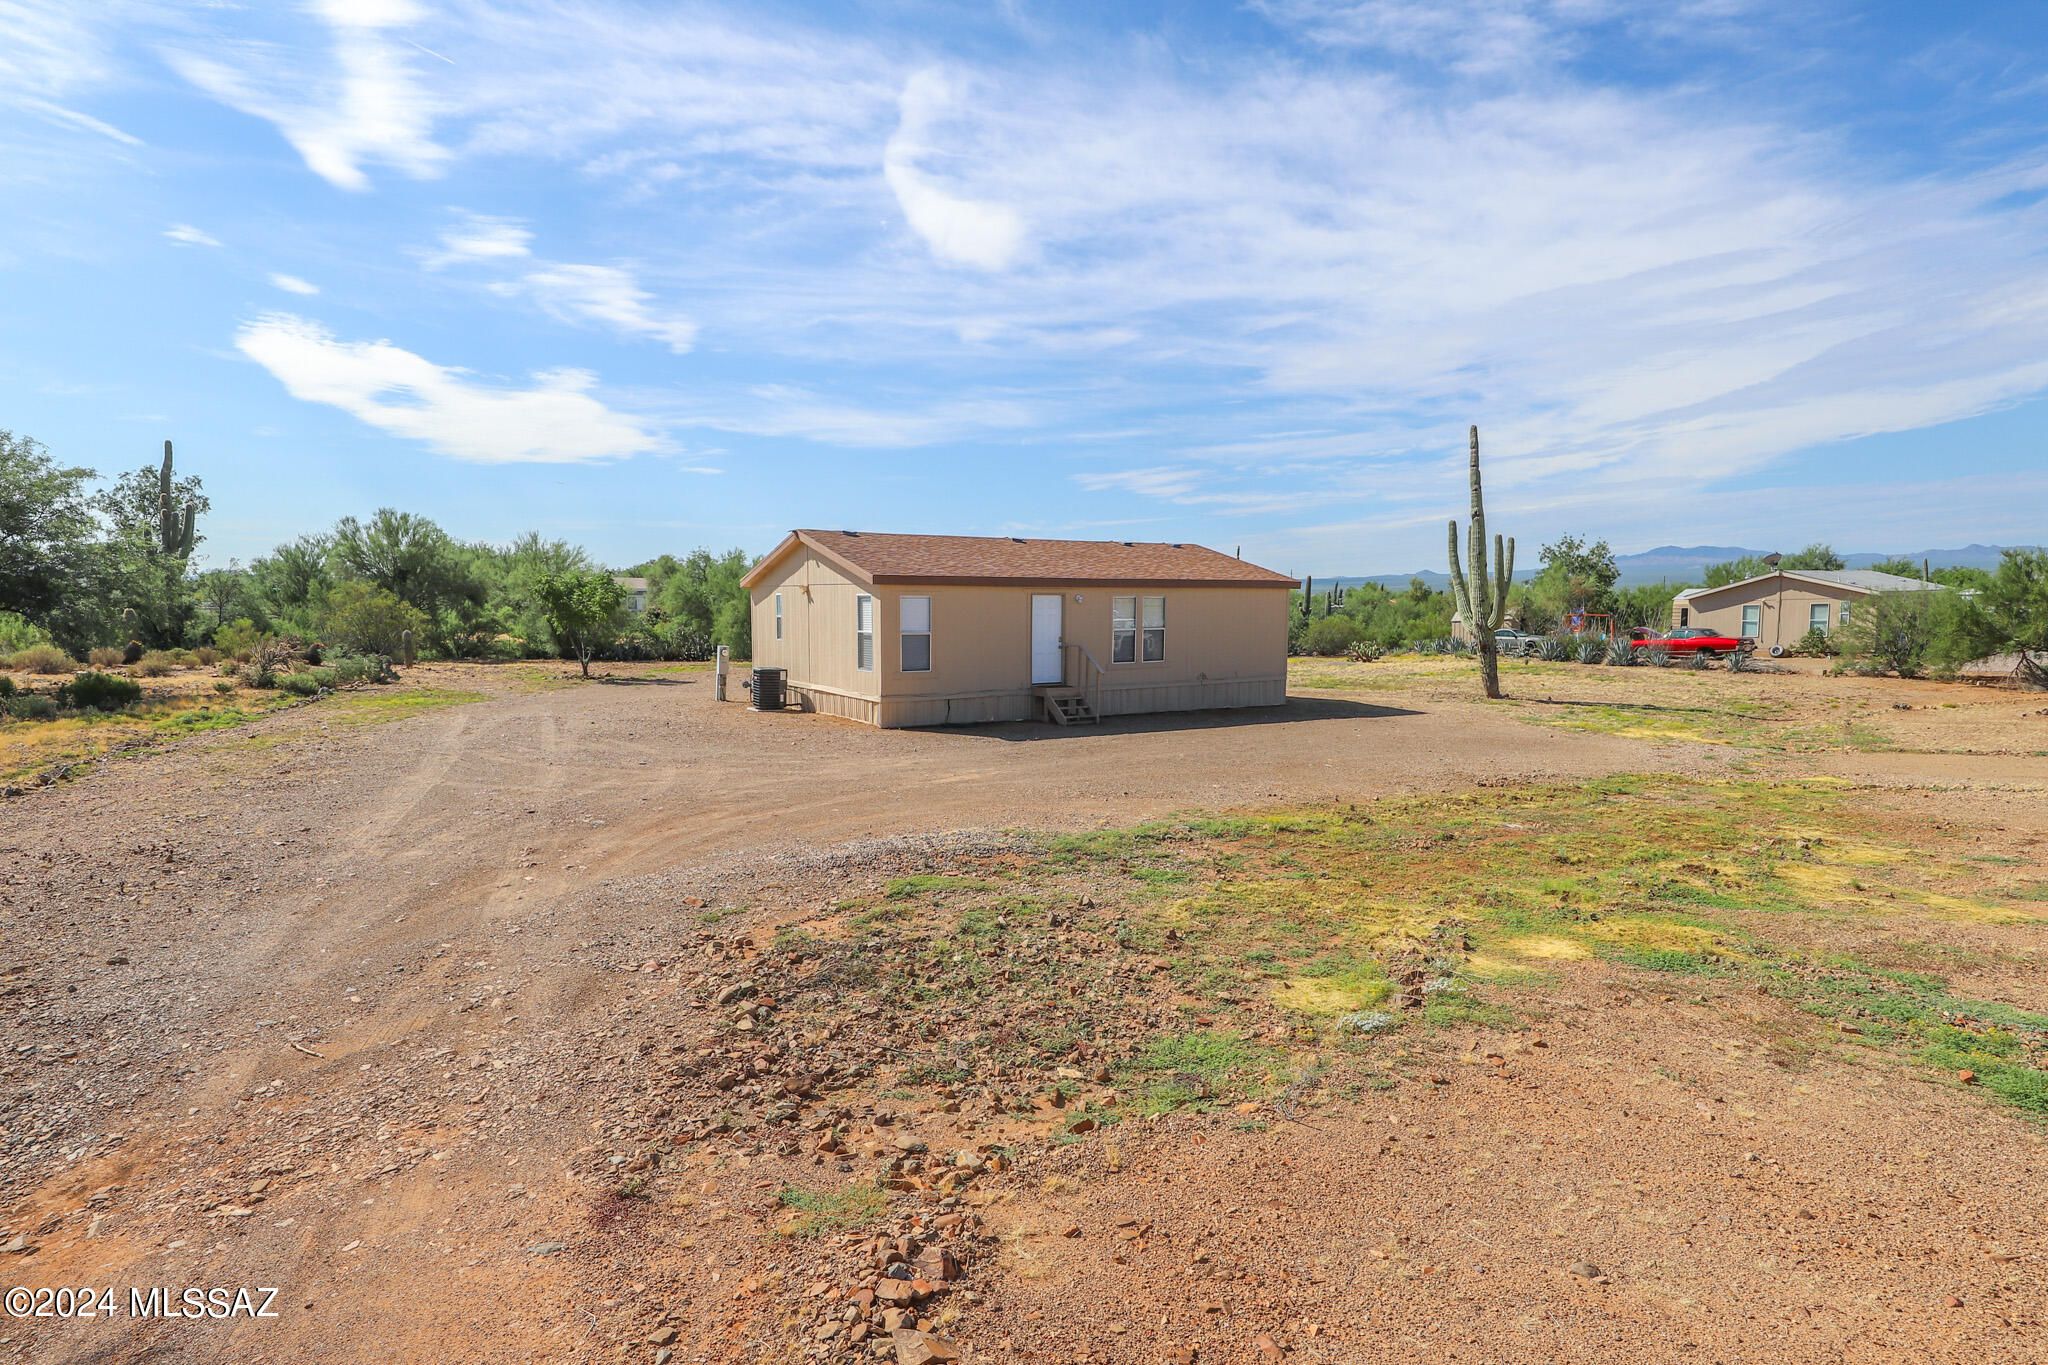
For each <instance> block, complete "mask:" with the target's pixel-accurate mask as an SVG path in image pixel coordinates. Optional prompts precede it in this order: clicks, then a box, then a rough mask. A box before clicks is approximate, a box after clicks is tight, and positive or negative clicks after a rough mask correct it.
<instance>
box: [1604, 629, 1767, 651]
mask: <svg viewBox="0 0 2048 1365" xmlns="http://www.w3.org/2000/svg"><path fill="white" fill-rule="evenodd" d="M1629 634H1630V635H1632V636H1633V637H1634V639H1635V643H1634V645H1633V648H1635V649H1638V650H1651V649H1661V650H1664V651H1665V652H1667V653H1670V654H1709V655H1713V656H1715V657H1719V656H1721V655H1724V654H1747V653H1748V652H1750V651H1751V650H1753V649H1755V648H1756V641H1754V640H1738V639H1736V638H1735V637H1734V636H1732V635H1723V634H1721V633H1720V632H1719V631H1713V630H1707V629H1704V628H1703V627H1700V626H1688V627H1686V628H1684V629H1681V630H1673V631H1667V632H1665V633H1664V634H1662V635H1659V634H1657V633H1656V632H1655V631H1652V630H1642V629H1640V628H1638V629H1636V630H1633V631H1630V632H1629Z"/></svg>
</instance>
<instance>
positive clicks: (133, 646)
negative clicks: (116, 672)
mask: <svg viewBox="0 0 2048 1365" xmlns="http://www.w3.org/2000/svg"><path fill="white" fill-rule="evenodd" d="M142 655H143V648H142V641H140V640H130V641H129V642H128V643H127V644H125V645H122V646H121V662H122V663H124V664H132V663H140V662H141V661H142Z"/></svg>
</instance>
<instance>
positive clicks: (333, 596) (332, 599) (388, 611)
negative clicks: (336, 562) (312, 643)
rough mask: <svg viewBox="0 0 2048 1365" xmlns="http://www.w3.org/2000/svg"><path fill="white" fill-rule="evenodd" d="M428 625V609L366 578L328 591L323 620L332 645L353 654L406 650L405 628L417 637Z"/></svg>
mask: <svg viewBox="0 0 2048 1365" xmlns="http://www.w3.org/2000/svg"><path fill="white" fill-rule="evenodd" d="M426 625H427V616H426V613H425V612H423V611H421V610H420V609H419V608H418V607H415V606H413V605H412V604H411V603H410V602H404V601H401V600H400V599H399V598H398V596H397V595H396V594H394V593H390V592H387V591H385V590H384V589H383V588H379V587H377V586H375V585H374V584H371V583H367V582H365V581H363V580H362V579H353V580H351V581H349V582H347V583H341V584H338V585H336V586H335V587H334V588H333V589H331V590H330V591H329V592H328V594H327V601H326V603H325V605H324V610H323V611H322V613H321V623H320V626H321V635H322V637H323V638H324V639H325V640H326V642H327V644H328V645H329V646H330V647H333V648H336V649H339V650H342V651H343V652H345V653H350V654H385V655H398V654H401V653H403V652H404V648H405V632H407V631H408V630H409V631H412V632H413V635H414V638H415V639H417V638H418V636H419V633H420V632H421V631H423V630H425V629H426Z"/></svg>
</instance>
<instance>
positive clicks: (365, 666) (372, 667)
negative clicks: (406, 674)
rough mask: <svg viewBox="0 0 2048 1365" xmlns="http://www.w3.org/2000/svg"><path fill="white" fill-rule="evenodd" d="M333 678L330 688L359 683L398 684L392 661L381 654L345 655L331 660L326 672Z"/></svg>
mask: <svg viewBox="0 0 2048 1365" xmlns="http://www.w3.org/2000/svg"><path fill="white" fill-rule="evenodd" d="M325 671H326V672H327V673H329V674H330V675H332V676H333V678H334V681H333V682H331V683H329V684H327V685H328V686H329V687H342V686H346V685H347V684H349V683H358V682H380V683H381V682H397V681H398V674H396V673H394V672H393V671H392V669H391V662H390V660H388V659H386V658H384V656H382V655H381V654H345V655H343V656H341V657H340V658H337V659H333V660H330V661H329V663H328V665H327V668H326V670H325Z"/></svg>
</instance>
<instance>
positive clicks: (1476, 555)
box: [1451, 426, 1515, 697]
mask: <svg viewBox="0 0 2048 1365" xmlns="http://www.w3.org/2000/svg"><path fill="white" fill-rule="evenodd" d="M1465 555H1466V558H1467V559H1468V560H1469V561H1470V563H1471V570H1470V577H1469V578H1468V577H1467V574H1466V570H1465V569H1463V568H1461V567H1459V564H1458V520H1457V518H1456V517H1453V518H1452V519H1451V589H1452V591H1453V592H1455V593H1456V594H1457V597H1458V610H1459V611H1460V612H1462V613H1463V614H1464V617H1465V622H1466V625H1467V627H1468V628H1469V629H1470V630H1471V632H1472V643H1473V644H1474V645H1475V646H1476V647H1477V648H1478V650H1479V681H1480V684H1481V686H1483V687H1485V689H1486V695H1487V696H1489V697H1498V696H1500V649H1499V647H1498V646H1497V645H1496V644H1495V643H1494V638H1493V633H1494V632H1495V631H1496V630H1499V629H1500V626H1501V622H1503V621H1505V620H1506V619H1507V614H1508V584H1509V583H1511V582H1513V581H1514V577H1515V541H1514V537H1512V536H1510V537H1509V538H1508V540H1507V542H1506V544H1505V545H1503V544H1502V542H1501V538H1500V537H1499V536H1495V537H1494V538H1493V561H1494V568H1495V574H1494V577H1493V578H1492V579H1491V580H1490V581H1489V579H1488V578H1487V574H1486V500H1485V499H1484V498H1483V497H1482V496H1481V495H1480V492H1479V428H1478V427H1476V426H1475V427H1473V428H1472V525H1471V526H1470V527H1469V528H1468V529H1467V532H1466V538H1465Z"/></svg>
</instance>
